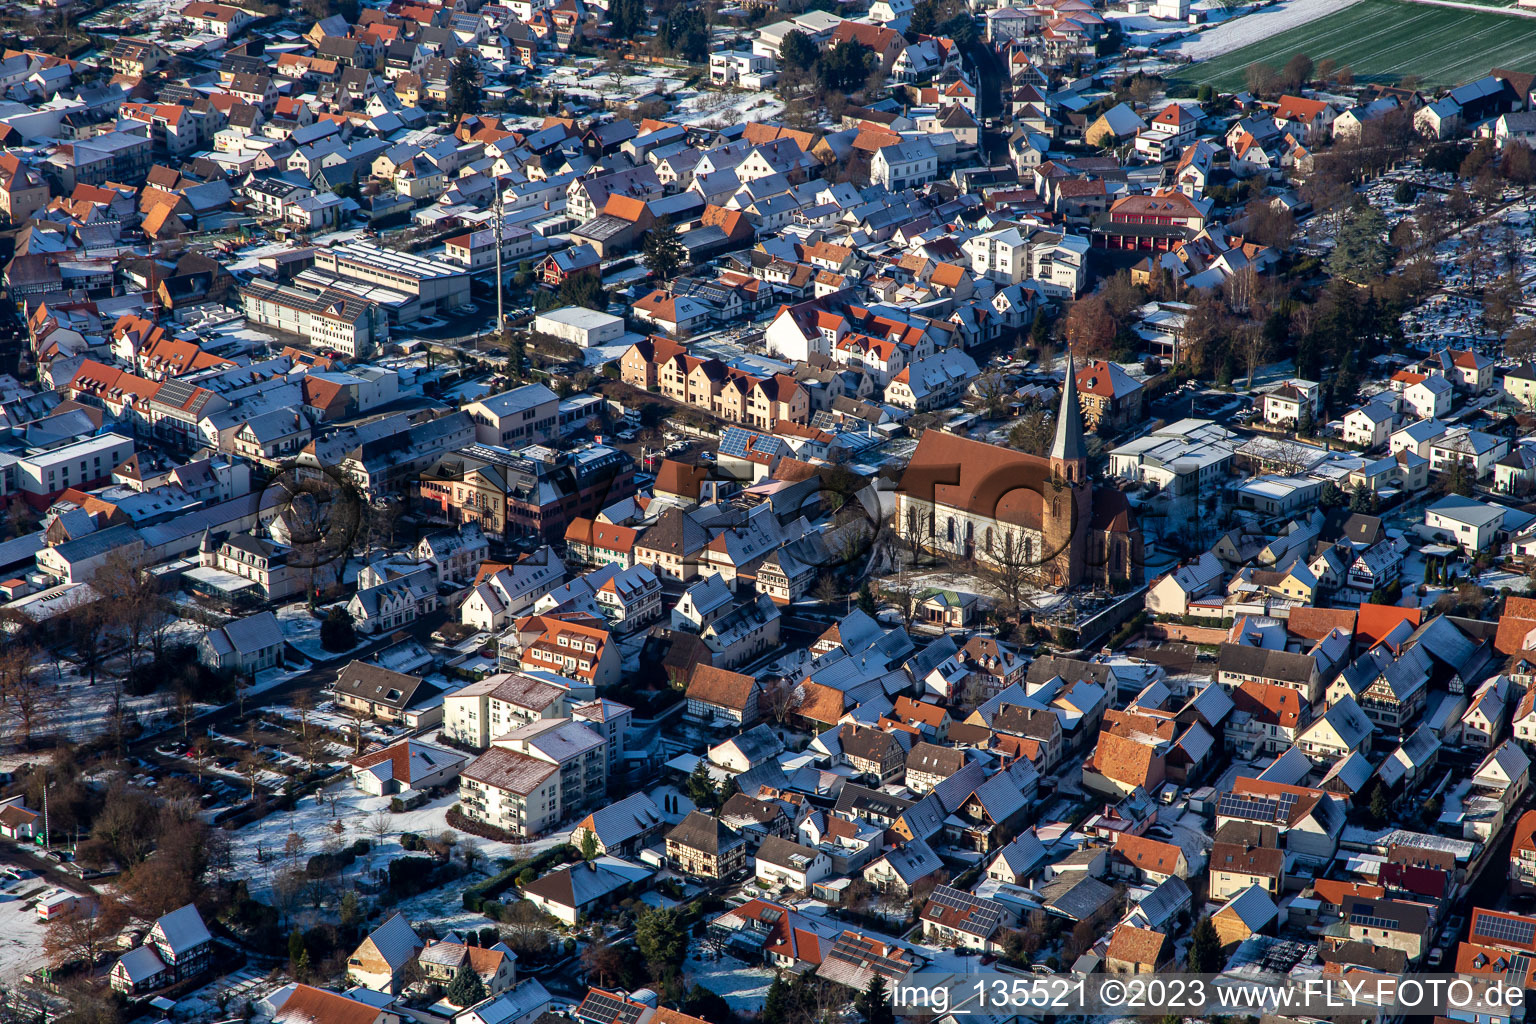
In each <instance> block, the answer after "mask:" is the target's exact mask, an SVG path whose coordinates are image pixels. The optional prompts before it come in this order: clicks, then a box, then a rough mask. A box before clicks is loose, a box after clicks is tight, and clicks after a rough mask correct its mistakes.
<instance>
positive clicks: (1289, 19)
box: [1173, 0, 1359, 60]
mask: <svg viewBox="0 0 1536 1024" xmlns="http://www.w3.org/2000/svg"><path fill="white" fill-rule="evenodd" d="M1358 2H1359V0H1283V2H1282V3H1279V4H1276V5H1275V6H1274V7H1266V8H1264V9H1263V10H1260V11H1254V12H1253V13H1250V14H1245V15H1243V16H1242V17H1241V18H1233V19H1231V20H1230V21H1227V22H1224V23H1222V24H1220V25H1217V26H1216V27H1215V28H1213V29H1210V30H1208V31H1205V32H1201V33H1200V34H1198V35H1196V36H1193V37H1191V38H1189V39H1183V40H1180V41H1179V42H1178V44H1176V45H1175V46H1174V47H1173V49H1174V50H1175V51H1177V52H1178V53H1180V54H1182V55H1183V56H1186V57H1193V58H1194V59H1196V60H1205V59H1206V58H1208V57H1220V56H1223V55H1225V54H1228V53H1231V52H1232V51H1233V50H1237V49H1241V48H1242V47H1244V46H1247V45H1249V44H1250V43H1259V42H1263V41H1264V40H1266V39H1273V38H1274V37H1275V36H1277V35H1280V34H1282V33H1284V32H1288V31H1290V30H1292V29H1295V28H1298V27H1300V26H1302V25H1305V24H1306V23H1307V22H1309V21H1316V20H1317V19H1318V18H1321V17H1323V16H1324V15H1327V14H1333V13H1334V12H1335V11H1342V10H1344V8H1346V7H1350V6H1352V5H1354V4H1356V3H1358Z"/></svg>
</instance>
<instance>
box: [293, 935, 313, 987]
mask: <svg viewBox="0 0 1536 1024" xmlns="http://www.w3.org/2000/svg"><path fill="white" fill-rule="evenodd" d="M288 972H289V973H290V974H292V975H293V977H294V978H295V979H296V980H298V981H302V980H304V979H305V978H307V977H309V948H308V947H307V946H306V945H305V944H304V933H303V932H302V931H300V930H299V929H297V928H295V929H294V930H293V931H291V932H289V933H288Z"/></svg>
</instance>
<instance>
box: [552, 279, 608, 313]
mask: <svg viewBox="0 0 1536 1024" xmlns="http://www.w3.org/2000/svg"><path fill="white" fill-rule="evenodd" d="M557 294H558V296H559V299H560V304H561V305H563V306H581V307H583V308H586V309H595V310H597V311H598V312H599V313H602V312H606V311H607V309H608V293H607V292H605V291H603V279H602V278H601V277H599V276H598V275H597V274H573V275H572V276H570V277H567V278H566V279H565V280H564V281H561V282H560V291H559V292H558V293H557Z"/></svg>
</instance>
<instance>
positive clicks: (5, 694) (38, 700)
mask: <svg viewBox="0 0 1536 1024" xmlns="http://www.w3.org/2000/svg"><path fill="white" fill-rule="evenodd" d="M36 658H37V651H36V650H35V649H34V648H32V647H31V646H29V645H26V644H20V643H18V644H13V645H10V646H6V647H0V712H3V714H0V728H5V729H6V731H7V732H9V733H10V735H11V736H12V738H14V739H15V740H16V741H17V742H18V743H21V744H22V745H23V746H25V745H27V744H28V743H30V742H31V740H32V737H33V736H34V735H36V734H37V733H39V732H41V731H43V730H45V729H47V728H48V727H49V726H50V725H51V724H52V723H53V721H54V718H55V716H56V715H57V713H58V711H59V708H60V704H61V702H60V698H59V688H58V685H57V684H55V683H51V682H48V681H46V680H45V679H44V678H43V676H42V673H40V672H37V671H35V670H34V665H33V662H34V661H35V660H36Z"/></svg>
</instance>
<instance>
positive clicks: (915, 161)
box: [869, 139, 939, 192]
mask: <svg viewBox="0 0 1536 1024" xmlns="http://www.w3.org/2000/svg"><path fill="white" fill-rule="evenodd" d="M938 173H939V154H938V152H937V151H936V150H935V149H934V148H933V145H932V144H931V143H930V142H929V141H928V140H927V139H909V140H905V141H902V142H898V143H896V144H894V145H890V146H882V147H880V149H878V150H876V152H875V155H874V157H873V158H871V159H870V161H869V176H870V179H871V180H872V181H874V182H876V183H878V184H880V185H884V186H885V187H886V188H887V189H889V190H890V191H892V192H899V191H901V190H902V189H907V188H915V187H917V186H918V185H926V184H927V183H928V182H930V181H932V180H933V179H934V178H935V177H937V176H938Z"/></svg>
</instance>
